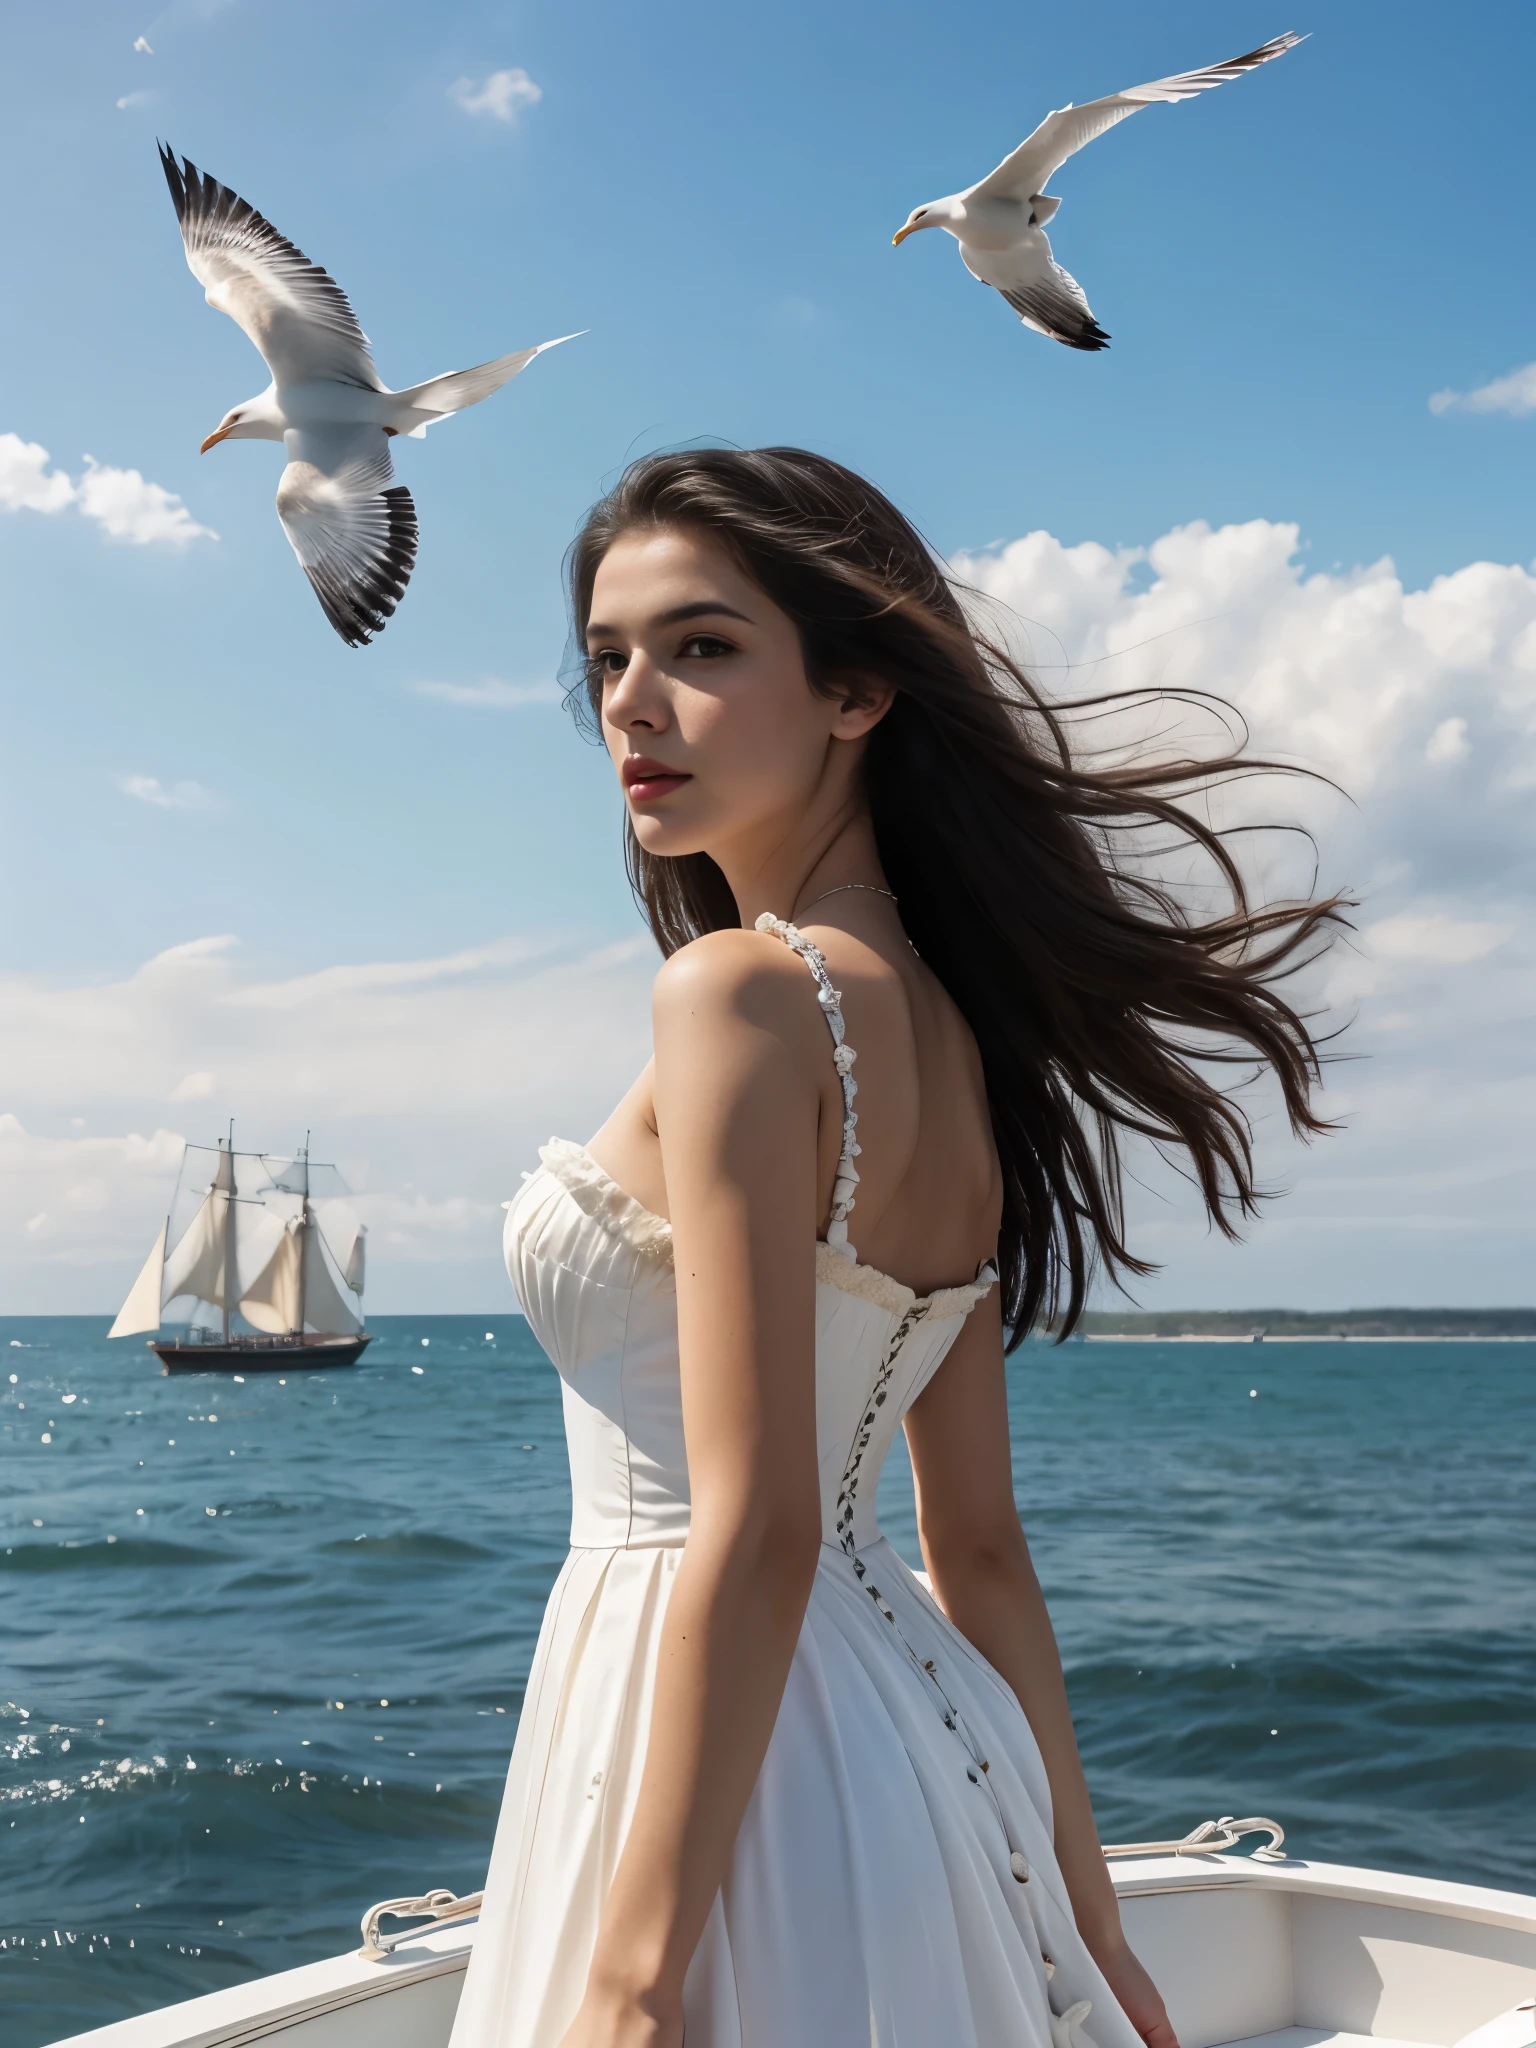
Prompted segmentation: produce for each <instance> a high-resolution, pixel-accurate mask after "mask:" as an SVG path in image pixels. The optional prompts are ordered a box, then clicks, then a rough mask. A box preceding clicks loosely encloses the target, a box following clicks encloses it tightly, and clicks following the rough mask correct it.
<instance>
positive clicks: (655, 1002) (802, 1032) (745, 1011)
mask: <svg viewBox="0 0 1536 2048" xmlns="http://www.w3.org/2000/svg"><path fill="white" fill-rule="evenodd" d="M814 997H815V991H814V987H813V986H812V984H811V979H810V976H809V975H808V974H807V972H806V970H805V966H804V963H803V962H802V961H800V960H799V959H797V958H796V956H795V955H794V954H793V953H792V952H791V951H790V950H789V948H788V947H787V946H785V945H783V944H782V943H781V942H780V941H779V940H778V939H775V938H772V937H770V936H769V935H768V934H767V933H765V932H752V931H739V930H736V931H719V932H706V933H705V934H704V936H703V937H702V938H698V939H694V940H693V941H692V942H691V943H690V944H688V945H686V946H683V947H680V948H679V950H678V951H677V952H675V953H674V954H673V955H672V956H671V958H670V959H669V960H667V961H666V962H665V963H664V964H663V966H662V969H661V972H660V973H659V974H658V975H657V977H656V981H655V986H654V988H653V991H652V996H651V1008H652V1014H653V1017H654V1019H655V1023H656V1027H657V1030H658V1032H661V1031H665V1032H666V1033H667V1034H668V1035H673V1034H676V1033H678V1032H683V1033H687V1032H688V1031H689V1030H690V1028H691V1027H696V1026H698V1025H709V1026H711V1027H713V1026H716V1025H718V1024H721V1023H726V1022H730V1021H733V1020H734V1021H735V1022H737V1023H740V1024H743V1025H747V1026H750V1027H752V1028H754V1029H757V1030H768V1031H771V1032H772V1033H774V1035H775V1036H777V1037H781V1038H783V1039H784V1040H785V1041H786V1042H787V1043H788V1044H790V1045H791V1046H795V1047H797V1048H798V1047H799V1046H800V1045H801V1044H802V1043H803V1042H804V1041H806V1040H807V1039H809V1040H811V1041H812V1042H813V1043H816V1042H817V1041H816V1040H815V1038H814V1034H815V1033H816V1032H820V1033H821V1035H822V1038H823V1039H824V1038H825V1034H826V1026H825V1024H823V1023H822V1022H821V1021H820V1012H819V1009H818V1005H817V1003H816V1001H815V999H814Z"/></svg>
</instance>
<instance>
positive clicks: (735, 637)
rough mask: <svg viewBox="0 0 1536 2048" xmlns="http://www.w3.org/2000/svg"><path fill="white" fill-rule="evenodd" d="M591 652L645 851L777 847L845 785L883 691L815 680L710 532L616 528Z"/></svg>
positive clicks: (607, 733) (793, 640)
mask: <svg viewBox="0 0 1536 2048" xmlns="http://www.w3.org/2000/svg"><path fill="white" fill-rule="evenodd" d="M587 656H588V660H589V662H590V663H591V665H592V667H593V669H594V671H595V672H596V674H597V675H598V677H599V678H600V680H601V684H602V726H603V738H604V739H605V740H606V742H607V745H608V751H609V753H610V754H611V755H612V756H613V762H614V766H615V767H616V768H617V769H618V771H619V777H620V780H621V782H622V783H623V786H624V794H625V797H626V800H627V801H628V804H629V815H630V820H631V822H632V823H633V825H634V829H635V835H636V837H637V838H638V839H639V841H640V844H641V845H642V846H643V847H644V848H645V850H646V852H647V853H653V854H669V855H677V854H684V853H701V852H704V853H718V852H719V851H720V850H722V849H724V848H726V847H728V846H730V845H731V844H732V843H733V842H734V843H736V844H739V845H741V846H742V848H743V850H745V849H747V848H748V847H751V846H753V845H754V844H755V845H757V846H758V847H759V849H760V850H761V851H765V852H766V851H767V850H769V849H770V848H772V847H775V846H778V845H779V844H781V843H782V842H783V840H784V838H785V836H786V834H787V835H789V836H791V837H792V836H793V835H794V833H795V829H796V825H797V823H798V822H800V821H801V820H804V819H806V818H807V817H808V816H809V815H810V814H811V813H812V812H813V811H815V810H816V809H817V808H818V799H819V798H822V797H825V796H831V797H833V798H834V801H841V800H842V799H843V798H844V797H845V796H846V794H847V789H848V787H849V786H850V780H851V777H852V775H853V773H854V771H855V770H856V768H857V755H858V753H859V752H860V751H861V749H859V748H858V747H856V746H850V745H849V744H847V743H848V742H852V741H858V740H861V739H862V738H863V737H864V735H865V734H866V733H867V732H868V731H869V730H870V728H871V727H872V726H874V725H875V724H876V723H877V722H878V720H879V718H880V716H881V714H882V713H883V711H884V710H885V707H886V705H887V703H888V702H889V700H890V691H889V690H888V689H880V688H874V689H871V690H870V691H869V692H868V693H864V692H861V693H860V694H859V696H858V697H857V699H855V700H850V701H849V702H846V703H844V702H840V701H838V700H836V699H833V698H828V697H823V696H820V695H818V693H817V692H816V691H814V690H813V689H812V688H811V686H810V683H809V682H808V681H807V679H806V673H805V660H804V656H803V654H802V652H801V648H800V636H799V634H798V632H797V631H796V628H795V625H794V622H793V620H791V619H790V618H789V616H788V614H787V613H785V612H782V611H780V610H779V608H778V606H777V605H776V604H774V603H773V602H772V600H771V599H770V598H768V597H767V596H766V595H765V594H764V593H763V591H762V590H760V589H759V588H758V586H757V585H756V584H755V583H754V582H753V581H752V580H751V578H750V577H749V576H747V575H746V574H745V572H744V571H743V570H742V569H740V568H739V567H738V566H737V564H736V563H735V562H734V561H733V560H732V558H731V556H730V555H729V554H728V553H727V552H726V550H725V549H724V548H722V547H721V546H720V545H719V544H718V542H716V541H715V540H714V539H713V538H712V537H711V536H710V535H709V534H707V533H704V532H702V531H701V530H699V529H697V528H677V527H667V528H661V529H646V530H640V531H636V532H633V533H628V534H624V535H622V536H621V537H620V538H619V539H618V540H617V541H615V542H614V544H613V546H612V547H611V548H609V550H608V552H607V554H606V555H604V557H603V559H602V561H601V563H600V564H599V567H598V571H597V576H596V580H595V582H594V584H593V589H592V610H591V618H590V622H589V624H588V626H587Z"/></svg>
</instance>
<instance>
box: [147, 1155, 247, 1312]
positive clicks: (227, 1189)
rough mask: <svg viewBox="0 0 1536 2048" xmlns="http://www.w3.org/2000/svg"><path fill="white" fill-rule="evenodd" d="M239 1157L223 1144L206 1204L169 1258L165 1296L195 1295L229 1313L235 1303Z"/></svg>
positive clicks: (166, 1263) (204, 1203)
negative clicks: (237, 1171) (236, 1163)
mask: <svg viewBox="0 0 1536 2048" xmlns="http://www.w3.org/2000/svg"><path fill="white" fill-rule="evenodd" d="M234 1209H235V1159H234V1154H233V1153H232V1152H227V1151H225V1150H224V1149H223V1147H222V1146H221V1147H220V1150H219V1168H218V1173H217V1174H216V1176H215V1178H214V1181H213V1185H212V1186H211V1187H210V1188H209V1190H208V1192H207V1194H206V1195H205V1196H204V1197H203V1201H202V1206H201V1207H200V1208H199V1210H198V1212H197V1214H196V1215H195V1216H194V1217H193V1218H192V1221H191V1222H190V1223H189V1224H188V1226H187V1228H186V1231H185V1233H184V1235H183V1236H182V1238H181V1241H180V1243H179V1244H178V1245H177V1246H176V1249H175V1250H174V1251H173V1252H172V1253H171V1255H170V1257H169V1258H168V1259H167V1260H166V1262H165V1280H164V1283H163V1285H164V1299H165V1300H166V1301H174V1300H175V1299H176V1297H177V1296H178V1295H179V1294H190V1295H193V1296H194V1297H195V1298H196V1299H197V1300H198V1301H206V1302H208V1303H210V1304H211V1305H212V1306H213V1307H214V1308H219V1309H223V1310H224V1312H225V1314H226V1315H228V1313H229V1311H230V1309H232V1308H233V1307H234V1306H235V1302H234V1301H233V1300H232V1299H231V1296H232V1295H234V1293H235V1292H236V1288H235V1272H234V1267H235V1258H234V1252H235V1247H234V1241H233V1240H234Z"/></svg>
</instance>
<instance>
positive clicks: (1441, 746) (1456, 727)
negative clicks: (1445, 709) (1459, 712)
mask: <svg viewBox="0 0 1536 2048" xmlns="http://www.w3.org/2000/svg"><path fill="white" fill-rule="evenodd" d="M1471 751H1472V743H1471V741H1470V740H1469V739H1468V738H1467V721H1466V720H1465V719H1464V718H1442V719H1441V721H1440V723H1439V724H1438V725H1437V726H1436V727H1435V729H1434V731H1433V732H1432V733H1431V734H1430V736H1429V738H1428V739H1427V740H1426V741H1425V743H1424V758H1425V760H1426V761H1428V763H1429V764H1430V766H1431V767H1432V768H1438V767H1443V766H1444V765H1445V764H1446V763H1448V762H1451V761H1461V760H1465V758H1466V756H1467V755H1468V754H1469V753H1470V752H1471Z"/></svg>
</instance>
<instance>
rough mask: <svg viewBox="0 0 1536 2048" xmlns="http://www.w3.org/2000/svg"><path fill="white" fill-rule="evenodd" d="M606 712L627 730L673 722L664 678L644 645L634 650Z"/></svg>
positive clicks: (612, 722)
mask: <svg viewBox="0 0 1536 2048" xmlns="http://www.w3.org/2000/svg"><path fill="white" fill-rule="evenodd" d="M603 715H604V716H605V717H606V718H607V720H608V722H609V724H610V725H615V726H618V727H620V728H621V729H622V730H624V731H625V732H632V731H633V730H634V729H635V728H636V727H637V726H643V727H644V728H645V729H646V731H648V732H660V731H661V729H662V728H663V726H665V725H666V724H667V723H668V722H669V713H668V707H667V699H666V687H665V681H664V678H663V677H662V675H661V673H660V671H659V670H658V669H657V668H656V666H655V664H654V663H653V662H652V661H651V659H650V657H649V656H648V655H647V654H646V653H645V652H644V650H643V649H641V648H638V647H637V648H636V649H634V651H633V652H632V653H631V654H630V657H629V660H628V661H627V662H626V663H625V664H624V673H623V674H622V675H621V676H620V677H619V678H618V680H617V681H616V682H615V683H614V685H613V687H612V689H611V690H610V691H609V692H608V701H607V703H606V704H605V705H604V707H603Z"/></svg>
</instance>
